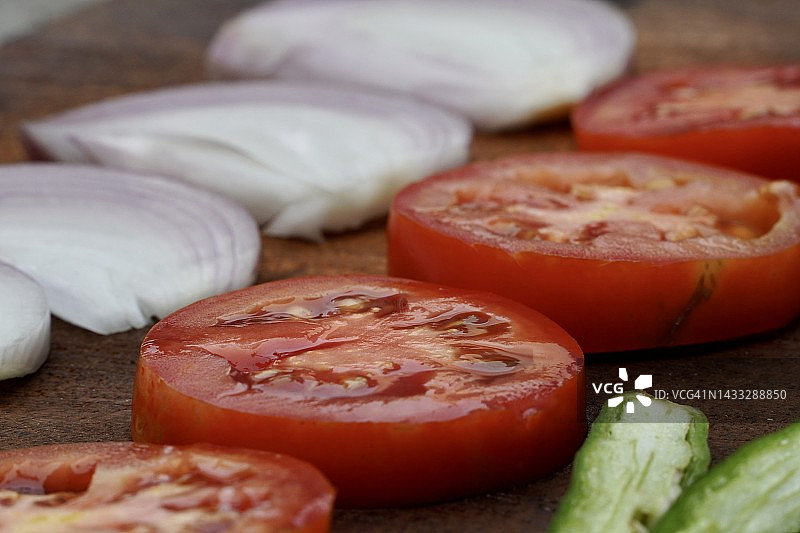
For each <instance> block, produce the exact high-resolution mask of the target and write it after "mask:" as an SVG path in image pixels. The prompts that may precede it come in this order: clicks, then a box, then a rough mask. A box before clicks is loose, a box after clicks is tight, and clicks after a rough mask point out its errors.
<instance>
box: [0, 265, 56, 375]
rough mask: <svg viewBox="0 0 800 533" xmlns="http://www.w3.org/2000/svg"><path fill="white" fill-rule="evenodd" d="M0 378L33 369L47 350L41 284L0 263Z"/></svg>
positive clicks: (47, 323)
mask: <svg viewBox="0 0 800 533" xmlns="http://www.w3.org/2000/svg"><path fill="white" fill-rule="evenodd" d="M0 295H2V296H0V380H2V379H8V378H16V377H20V376H24V375H26V374H30V373H32V372H36V371H37V370H38V369H39V367H40V366H42V364H43V363H44V362H45V360H46V359H47V354H48V352H49V351H50V308H49V307H48V306H47V298H46V297H45V294H44V291H43V290H42V288H41V287H40V286H39V285H38V284H37V283H36V282H35V281H33V280H32V279H31V278H30V277H28V276H26V275H25V274H23V273H22V272H20V271H19V270H17V269H15V268H13V267H11V266H9V265H6V264H4V263H0Z"/></svg>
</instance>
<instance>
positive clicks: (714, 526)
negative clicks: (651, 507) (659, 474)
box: [652, 423, 800, 533]
mask: <svg viewBox="0 0 800 533" xmlns="http://www.w3.org/2000/svg"><path fill="white" fill-rule="evenodd" d="M723 531H724V532H725V533H745V532H746V533H795V532H797V531H800V423H794V424H792V425H790V426H788V427H786V428H784V429H782V430H781V431H778V432H776V433H772V434H770V435H767V436H765V437H761V438H759V439H756V440H754V441H752V442H750V443H748V444H746V445H744V446H742V447H741V448H739V449H738V450H736V451H735V452H734V453H733V454H732V455H730V456H729V457H728V458H726V459H725V460H724V461H723V462H721V463H719V464H718V465H716V466H714V468H712V469H711V470H710V471H709V472H708V474H706V475H705V476H703V477H702V478H700V479H699V480H697V482H695V483H694V484H693V485H691V486H690V487H688V488H687V489H686V490H684V491H683V493H682V494H681V496H680V498H678V499H677V501H675V503H674V504H673V505H672V507H671V508H670V509H669V511H667V513H666V514H664V516H662V517H661V519H660V520H659V521H658V522H657V523H656V524H655V526H654V527H653V529H652V533H717V532H723Z"/></svg>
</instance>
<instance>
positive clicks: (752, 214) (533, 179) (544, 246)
mask: <svg viewBox="0 0 800 533" xmlns="http://www.w3.org/2000/svg"><path fill="white" fill-rule="evenodd" d="M388 237H389V251H388V267H389V273H390V274H391V275H394V276H401V277H405V278H413V279H421V280H424V281H431V282H435V283H442V284H445V285H450V286H454V287H465V288H471V289H479V290H485V291H490V292H494V293H497V294H502V295H504V296H508V297H509V298H513V299H515V300H518V301H520V302H522V303H523V304H525V305H529V306H530V307H533V308H534V309H537V310H538V311H541V312H542V313H544V314H545V315H547V316H548V317H550V318H552V319H553V320H555V321H556V323H558V324H560V325H561V326H563V327H564V329H566V330H567V332H569V333H570V334H571V335H572V336H574V337H575V339H576V340H577V341H578V343H579V344H580V345H581V347H582V348H583V350H584V351H585V352H607V351H616V350H632V349H640V348H650V347H655V346H665V345H675V344H690V343H699V342H708V341H713V340H720V339H727V338H732V337H736V336H742V335H746V334H750V333H756V332H760V331H766V330H769V329H774V328H778V327H780V326H783V325H785V324H787V323H789V322H790V321H791V320H793V319H794V318H796V317H797V316H799V315H800V276H798V272H800V187H798V185H796V184H793V183H790V182H785V181H773V182H770V181H768V180H764V179H760V178H758V177H757V176H751V175H749V174H742V173H738V172H734V171H729V170H725V169H721V168H717V167H710V166H707V165H700V164H697V163H690V162H687V161H681V160H678V159H669V158H665V157H657V156H648V155H643V154H620V153H616V154H594V153H592V154H589V153H565V152H562V153H551V154H546V153H538V154H530V155H525V156H516V157H509V158H506V159H500V160H496V161H480V162H476V163H473V164H470V165H466V166H464V167H461V168H458V169H454V170H451V171H447V172H443V173H440V174H437V175H435V176H431V177H429V178H426V179H424V180H422V181H420V182H417V183H412V184H411V185H409V186H408V187H406V188H405V189H403V190H402V191H400V192H399V193H398V194H397V196H396V197H395V199H394V202H393V204H392V209H391V213H390V215H389V224H388ZM456 265H457V266H456Z"/></svg>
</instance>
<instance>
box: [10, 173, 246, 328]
mask: <svg viewBox="0 0 800 533" xmlns="http://www.w3.org/2000/svg"><path fill="white" fill-rule="evenodd" d="M259 248H260V237H259V234H258V228H257V226H256V224H255V222H254V221H253V219H252V217H250V215H249V214H248V213H247V212H246V211H245V210H244V209H242V208H241V207H240V206H238V205H236V204H235V203H233V202H231V201H230V200H228V199H226V198H223V197H221V196H219V195H216V194H214V193H211V192H209V191H204V190H201V189H198V188H196V187H193V186H191V185H189V184H186V183H184V182H181V181H178V180H173V179H169V178H163V177H156V176H145V175H137V174H130V173H128V172H121V171H115V170H109V169H103V168H100V167H93V166H84V165H52V164H22V165H5V166H0V260H2V261H5V262H6V263H9V264H11V265H13V266H15V267H17V268H18V269H20V270H22V271H24V272H25V273H27V274H28V275H30V276H31V277H32V278H34V279H35V280H36V281H38V282H39V284H40V285H41V286H42V287H43V288H44V290H45V293H46V294H47V299H48V302H49V304H50V308H51V309H52V311H53V314H55V315H57V316H59V317H61V318H62V319H64V320H66V321H68V322H71V323H73V324H76V325H78V326H81V327H83V328H86V329H89V330H91V331H94V332H96V333H101V334H109V333H114V332H118V331H124V330H127V329H130V328H140V327H143V326H145V325H147V324H148V323H149V322H150V321H151V319H152V318H154V317H157V318H158V317H163V316H164V315H166V314H168V313H170V312H172V311H175V310H176V309H178V308H180V307H183V306H185V305H187V304H189V303H191V302H193V301H195V300H198V299H200V298H204V297H207V296H210V295H212V294H217V293H221V292H226V291H229V290H232V289H235V288H240V287H243V286H246V285H248V284H249V283H251V282H252V281H253V279H254V276H255V270H256V265H257V261H258V258H259Z"/></svg>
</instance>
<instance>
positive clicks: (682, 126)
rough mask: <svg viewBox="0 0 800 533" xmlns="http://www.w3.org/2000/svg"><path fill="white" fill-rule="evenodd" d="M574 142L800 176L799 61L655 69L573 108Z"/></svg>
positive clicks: (775, 175) (587, 147)
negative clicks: (785, 63)
mask: <svg viewBox="0 0 800 533" xmlns="http://www.w3.org/2000/svg"><path fill="white" fill-rule="evenodd" d="M572 125H573V128H574V130H575V138H576V140H577V143H578V147H579V148H581V149H583V150H594V151H612V150H620V151H643V152H652V153H657V154H662V155H667V156H672V157H679V158H684V159H691V160H695V161H701V162H705V163H712V164H716V165H722V166H727V167H731V168H736V169H739V170H743V171H746V172H751V173H753V174H758V175H761V176H765V177H769V178H777V179H789V180H796V181H800V148H799V147H800V65H786V66H776V67H758V68H756V67H749V68H746V67H715V68H693V69H682V70H672V71H664V72H653V73H648V74H644V75H642V76H638V77H631V78H627V79H623V80H620V81H618V82H616V83H614V84H612V85H610V86H608V87H606V88H604V89H601V90H599V91H597V92H596V93H594V94H592V95H590V96H589V97H588V98H587V99H586V100H585V101H584V102H582V103H581V104H580V105H579V106H578V107H577V108H576V109H575V111H574V112H573V116H572Z"/></svg>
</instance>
